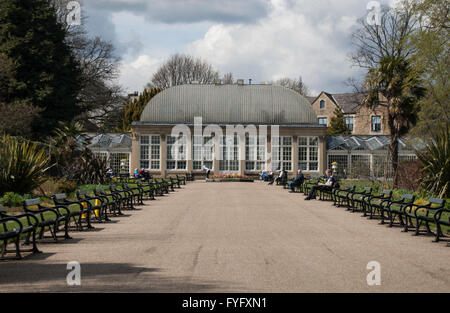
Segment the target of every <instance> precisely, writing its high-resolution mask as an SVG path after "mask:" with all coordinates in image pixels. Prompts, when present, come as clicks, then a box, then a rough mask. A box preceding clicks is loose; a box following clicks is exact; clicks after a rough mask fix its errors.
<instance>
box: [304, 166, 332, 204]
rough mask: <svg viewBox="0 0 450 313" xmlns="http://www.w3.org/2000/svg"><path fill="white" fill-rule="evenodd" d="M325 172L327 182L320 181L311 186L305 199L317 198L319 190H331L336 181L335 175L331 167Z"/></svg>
mask: <svg viewBox="0 0 450 313" xmlns="http://www.w3.org/2000/svg"><path fill="white" fill-rule="evenodd" d="M325 174H326V175H327V177H328V180H327V182H326V183H325V184H323V183H318V184H317V185H315V186H312V187H311V191H310V192H309V195H308V196H307V197H306V198H305V200H311V199H316V194H317V190H331V189H332V188H333V186H334V183H335V182H336V179H335V178H334V177H333V173H332V172H331V170H330V169H327V170H326V172H325Z"/></svg>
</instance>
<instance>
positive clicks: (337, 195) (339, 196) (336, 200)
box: [333, 185, 356, 207]
mask: <svg viewBox="0 0 450 313" xmlns="http://www.w3.org/2000/svg"><path fill="white" fill-rule="evenodd" d="M355 188H356V186H354V185H350V186H348V187H347V188H345V189H340V188H336V189H334V190H333V205H334V206H337V207H341V206H342V205H343V204H344V203H345V205H346V206H347V207H348V203H349V202H350V199H349V197H350V194H352V193H354V192H355Z"/></svg>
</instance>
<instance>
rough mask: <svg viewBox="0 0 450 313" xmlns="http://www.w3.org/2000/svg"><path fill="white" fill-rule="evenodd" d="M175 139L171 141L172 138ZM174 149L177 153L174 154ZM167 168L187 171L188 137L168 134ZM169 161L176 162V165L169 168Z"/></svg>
mask: <svg viewBox="0 0 450 313" xmlns="http://www.w3.org/2000/svg"><path fill="white" fill-rule="evenodd" d="M172 139H173V140H174V141H173V142H171V140H172ZM172 150H174V152H175V155H172V153H171V152H172ZM166 151H167V154H166V169H167V170H168V171H187V137H186V136H183V135H180V136H178V137H173V136H166ZM169 162H174V165H175V167H174V168H169V166H168V165H169Z"/></svg>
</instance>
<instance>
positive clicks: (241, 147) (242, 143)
mask: <svg viewBox="0 0 450 313" xmlns="http://www.w3.org/2000/svg"><path fill="white" fill-rule="evenodd" d="M239 174H240V175H244V174H245V136H240V137H239Z"/></svg>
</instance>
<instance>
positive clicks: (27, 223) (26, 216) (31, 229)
mask: <svg viewBox="0 0 450 313" xmlns="http://www.w3.org/2000/svg"><path fill="white" fill-rule="evenodd" d="M0 218H1V219H3V220H4V219H10V218H13V219H18V220H19V221H20V223H21V225H22V229H21V230H20V234H19V238H18V240H20V237H22V236H25V242H24V244H25V245H28V244H30V237H31V238H32V241H31V244H32V248H30V249H26V250H24V249H21V248H20V246H19V248H18V247H17V244H16V257H17V258H21V257H22V256H21V254H20V252H32V253H41V251H39V249H38V248H37V244H36V232H37V229H38V224H39V221H38V219H37V217H36V216H34V215H33V214H30V213H23V214H19V215H14V216H11V215H8V214H7V213H6V211H5V209H4V208H3V206H2V205H0ZM0 223H1V222H0ZM3 230H6V228H5V225H4V227H3ZM4 236H5V237H8V235H4ZM0 237H1V236H0ZM3 238H4V237H3ZM4 243H5V244H6V242H4ZM5 249H6V245H5ZM17 249H18V250H17ZM7 252H9V251H8V250H5V253H7ZM17 252H18V253H17Z"/></svg>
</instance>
